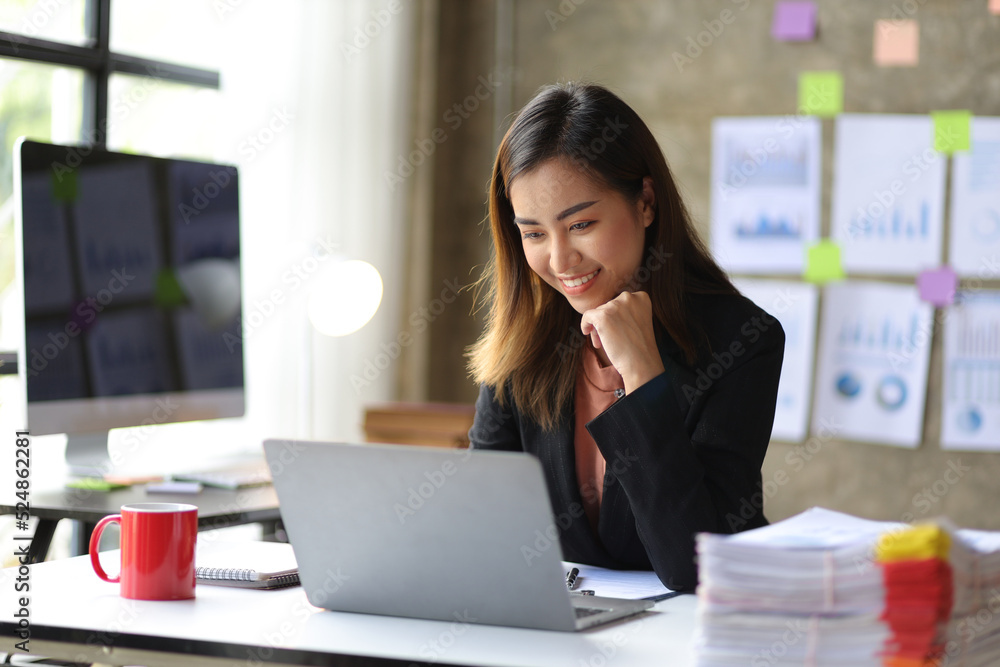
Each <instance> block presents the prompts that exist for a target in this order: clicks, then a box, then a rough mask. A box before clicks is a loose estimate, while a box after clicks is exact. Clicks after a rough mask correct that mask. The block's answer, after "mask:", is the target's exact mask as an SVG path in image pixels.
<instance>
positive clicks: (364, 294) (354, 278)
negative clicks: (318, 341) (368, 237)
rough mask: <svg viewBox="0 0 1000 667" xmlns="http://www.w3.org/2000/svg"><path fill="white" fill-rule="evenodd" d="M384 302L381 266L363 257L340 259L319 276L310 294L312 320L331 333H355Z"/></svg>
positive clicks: (322, 329) (308, 306) (325, 331)
mask: <svg viewBox="0 0 1000 667" xmlns="http://www.w3.org/2000/svg"><path fill="white" fill-rule="evenodd" d="M381 302H382V277H381V276H380V275H379V272H378V269H376V268H375V267H374V266H372V265H371V264H369V263H368V262H362V261H360V260H351V261H346V262H336V263H334V264H332V265H331V266H328V267H326V268H324V270H323V271H322V272H321V273H320V274H319V275H317V276H316V278H315V281H314V282H313V284H312V286H311V290H310V293H309V302H308V304H307V306H306V307H307V309H308V313H309V321H310V322H311V323H312V325H313V326H314V327H315V328H316V330H317V331H319V332H320V333H323V334H325V335H327V336H346V335H347V334H351V333H354V332H355V331H357V330H358V329H360V328H361V327H363V326H364V325H365V324H367V323H368V321H369V320H370V319H371V318H372V317H373V316H374V315H375V313H376V311H378V306H379V304H380V303H381Z"/></svg>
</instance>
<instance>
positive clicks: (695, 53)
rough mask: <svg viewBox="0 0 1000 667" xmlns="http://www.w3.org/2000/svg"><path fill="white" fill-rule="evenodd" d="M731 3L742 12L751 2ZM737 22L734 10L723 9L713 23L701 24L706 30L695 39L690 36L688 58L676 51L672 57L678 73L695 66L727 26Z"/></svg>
mask: <svg viewBox="0 0 1000 667" xmlns="http://www.w3.org/2000/svg"><path fill="white" fill-rule="evenodd" d="M731 2H732V3H733V4H734V5H736V6H737V7H738V8H739V10H740V11H741V12H742V11H745V10H746V9H747V7H749V6H750V0H731ZM735 20H736V14H734V13H733V10H731V9H723V10H722V11H721V12H719V16H718V17H717V18H714V19H712V20H711V21H702V22H701V23H702V25H703V26H705V29H704V30H702V31H701V32H699V33H698V34H696V35H694V36H693V37H692V36H691V35H688V38H687V47H686V48H685V50H684V53H686V54H687V56H685V55H684V54H683V53H681V52H680V51H674V52H673V54H672V55H671V57H672V58H673V60H674V65H676V66H677V71H678V72H680V73H683V72H684V68H685V67H687V66H688V65H692V64H694V61H695V60H697V59H698V58H700V57H701V55H702V54H703V53H704V52H705V50H706V49H708V48H710V47H711V46H712V45H713V44H715V40H716V39H718V38H719V37H721V36H722V33H723V32H725V30H726V26H728V25H731V24H732V23H733V22H734V21H735Z"/></svg>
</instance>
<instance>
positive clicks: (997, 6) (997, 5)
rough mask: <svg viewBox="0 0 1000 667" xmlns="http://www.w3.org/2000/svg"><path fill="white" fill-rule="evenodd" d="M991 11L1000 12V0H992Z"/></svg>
mask: <svg viewBox="0 0 1000 667" xmlns="http://www.w3.org/2000/svg"><path fill="white" fill-rule="evenodd" d="M990 12H991V13H993V14H1000V0H990Z"/></svg>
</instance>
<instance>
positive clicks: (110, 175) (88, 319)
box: [19, 141, 243, 405]
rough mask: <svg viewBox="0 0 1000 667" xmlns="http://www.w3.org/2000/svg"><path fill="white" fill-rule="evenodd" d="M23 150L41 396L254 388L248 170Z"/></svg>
mask: <svg viewBox="0 0 1000 667" xmlns="http://www.w3.org/2000/svg"><path fill="white" fill-rule="evenodd" d="M20 151H21V152H20V172H19V177H20V191H21V236H22V238H21V248H22V252H23V283H24V316H25V339H26V340H25V343H26V344H25V357H24V363H25V370H26V376H27V397H28V403H29V405H30V404H32V403H38V402H44V401H62V400H73V399H92V398H99V397H105V396H109V397H110V396H129V395H135V394H160V393H168V392H171V393H172V392H189V391H197V390H214V389H232V388H240V389H242V387H243V347H242V341H241V340H240V339H239V338H238V337H237V336H234V335H233V331H239V321H240V229H239V201H238V199H239V197H238V175H237V171H236V168H235V167H231V166H227V165H218V164H208V163H203V162H194V161H187V160H175V159H165V158H153V157H147V156H138V155H129V154H124V153H113V152H108V151H102V150H97V149H92V148H79V147H67V146H56V145H51V144H44V143H38V142H32V141H24V142H22V143H21V145H20Z"/></svg>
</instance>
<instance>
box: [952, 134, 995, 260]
mask: <svg viewBox="0 0 1000 667" xmlns="http://www.w3.org/2000/svg"><path fill="white" fill-rule="evenodd" d="M971 135H972V136H971V139H972V150H971V151H968V152H966V151H958V152H956V153H955V154H954V157H953V160H954V162H953V164H952V178H951V236H950V238H951V244H950V246H949V247H950V250H949V252H950V258H949V263H950V264H951V267H952V268H953V269H954V270H955V272H956V273H957V274H958V275H960V276H967V277H972V276H974V277H978V278H981V279H984V280H990V279H997V278H1000V118H981V117H975V118H973V119H972V127H971Z"/></svg>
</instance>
